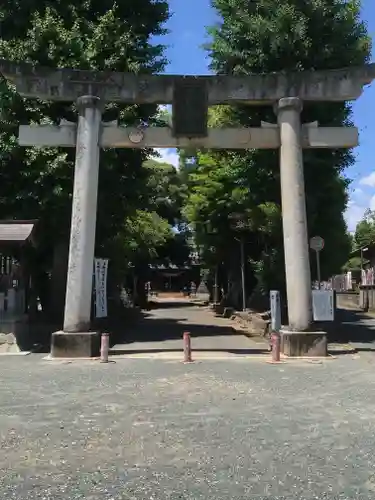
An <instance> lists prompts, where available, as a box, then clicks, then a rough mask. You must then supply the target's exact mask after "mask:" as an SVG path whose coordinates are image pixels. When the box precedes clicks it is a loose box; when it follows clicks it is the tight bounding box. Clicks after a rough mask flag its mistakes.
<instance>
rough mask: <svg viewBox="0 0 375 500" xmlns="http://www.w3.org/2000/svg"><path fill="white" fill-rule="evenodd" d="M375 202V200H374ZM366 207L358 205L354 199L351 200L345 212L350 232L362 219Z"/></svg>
mask: <svg viewBox="0 0 375 500" xmlns="http://www.w3.org/2000/svg"><path fill="white" fill-rule="evenodd" d="M374 202H375V200H374ZM365 211H366V207H363V206H361V205H357V204H356V203H354V201H350V202H349V204H348V208H347V210H346V213H345V220H346V223H347V225H348V229H349V231H350V232H354V231H355V228H356V226H357V224H358V222H359V221H360V220H361V219H362V217H363V214H364V213H365Z"/></svg>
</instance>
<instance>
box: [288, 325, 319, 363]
mask: <svg viewBox="0 0 375 500" xmlns="http://www.w3.org/2000/svg"><path fill="white" fill-rule="evenodd" d="M280 333H281V352H282V353H283V354H285V356H290V357H299V356H306V357H315V356H318V357H324V356H328V346H327V334H326V333H325V332H288V331H285V330H284V331H281V332H280Z"/></svg>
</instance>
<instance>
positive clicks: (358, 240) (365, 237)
mask: <svg viewBox="0 0 375 500" xmlns="http://www.w3.org/2000/svg"><path fill="white" fill-rule="evenodd" d="M374 243H375V212H374V211H372V210H367V211H366V213H365V214H364V216H363V218H362V220H361V221H359V222H358V224H357V227H356V228H355V234H354V245H355V249H361V248H364V247H366V246H367V245H373V244H374Z"/></svg>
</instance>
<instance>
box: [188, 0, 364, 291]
mask: <svg viewBox="0 0 375 500" xmlns="http://www.w3.org/2000/svg"><path fill="white" fill-rule="evenodd" d="M212 4H213V6H214V8H215V9H216V12H217V14H218V15H219V17H220V21H219V23H218V24H217V25H216V26H214V27H211V28H210V30H209V33H210V35H211V38H212V41H211V43H210V44H209V46H208V47H207V48H208V51H209V54H210V56H211V69H212V70H213V71H214V72H216V73H218V74H232V75H246V74H249V73H257V72H262V73H263V72H274V71H291V70H293V71H294V70H297V71H302V70H324V69H334V68H341V67H346V66H351V65H361V64H363V63H365V62H367V61H368V60H369V56H370V39H369V37H368V35H367V32H366V26H365V25H364V24H363V23H362V22H361V21H360V2H358V1H354V0H351V1H344V0H311V1H309V2H306V1H305V0H285V1H283V2H278V1H276V0H259V1H257V2H253V1H250V0H236V1H234V0H213V2H212ZM343 47H345V50H343ZM350 116H351V111H350V107H349V106H348V105H347V104H345V103H324V104H322V103H312V104H308V103H306V104H305V106H304V109H303V112H302V122H303V123H308V122H312V121H316V120H317V121H318V122H319V124H320V125H321V126H340V125H347V124H350ZM261 120H264V121H267V122H275V121H276V116H275V115H274V113H273V110H272V108H271V107H267V106H246V105H242V106H221V107H218V108H216V109H215V110H214V111H213V112H212V113H211V123H212V124H214V125H215V126H224V125H225V126H246V127H249V126H260V122H261ZM353 161H354V158H353V155H352V154H351V152H348V151H344V150H306V151H304V165H305V183H306V196H307V212H308V226H309V228H308V229H309V236H310V237H311V236H314V235H316V234H319V235H321V236H322V237H324V239H325V240H326V246H325V250H324V254H322V272H323V275H324V276H326V277H327V276H328V275H330V274H333V273H335V272H338V271H339V270H340V268H341V266H342V265H343V264H344V262H345V261H346V260H347V257H348V253H349V251H350V240H349V238H348V234H347V228H346V224H345V222H344V218H343V213H344V211H345V209H346V205H347V199H348V194H347V188H348V184H349V181H348V180H347V179H346V177H345V169H346V168H347V167H348V166H349V165H351V164H352V163H353ZM190 178H191V180H192V181H193V184H194V185H193V188H192V190H191V193H190V197H189V201H188V206H187V208H186V210H187V213H188V215H189V218H190V220H191V221H192V222H199V221H201V220H203V219H206V220H208V219H209V220H210V221H211V223H214V224H216V225H217V227H218V228H219V227H220V228H221V224H222V223H219V222H218V217H219V214H221V216H222V220H226V216H227V214H228V212H229V211H232V210H234V209H236V211H240V212H244V213H245V214H246V218H247V220H248V231H247V236H246V238H247V243H248V245H247V250H248V254H247V256H248V260H249V264H250V266H249V267H250V270H249V273H250V274H255V276H256V278H257V280H258V284H259V285H260V286H261V288H262V289H263V290H267V289H269V288H270V287H273V286H277V287H278V288H282V283H281V281H283V279H284V276H283V254H282V250H281V249H282V246H283V244H282V231H281V221H280V216H281V207H280V205H281V201H280V184H279V182H280V179H279V158H278V152H277V151H259V150H258V151H254V150H249V151H245V152H224V153H219V152H209V153H206V154H202V153H198V155H197V168H196V169H195V171H194V172H193V173H192V174H191V176H190ZM236 207H237V208H236ZM225 224H226V226H227V227H228V221H227V220H226V222H225ZM219 233H220V234H221V235H222V236H221V237H220V236H219V242H218V243H217V246H218V248H220V249H222V251H224V252H225V253H226V255H227V256H230V254H231V253H232V252H233V248H232V247H233V243H230V240H229V235H228V232H227V231H222V230H220V231H219ZM210 245H211V241H207V244H206V246H210ZM229 260H230V257H229ZM237 262H238V261H237ZM232 263H234V265H237V266H238V264H236V260H235V259H232ZM248 281H250V280H248Z"/></svg>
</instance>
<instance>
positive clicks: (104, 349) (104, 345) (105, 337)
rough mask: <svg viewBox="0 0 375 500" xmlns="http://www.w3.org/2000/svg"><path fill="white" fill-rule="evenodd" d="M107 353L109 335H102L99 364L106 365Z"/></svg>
mask: <svg viewBox="0 0 375 500" xmlns="http://www.w3.org/2000/svg"><path fill="white" fill-rule="evenodd" d="M108 352H109V333H102V341H101V345H100V362H101V363H108Z"/></svg>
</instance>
